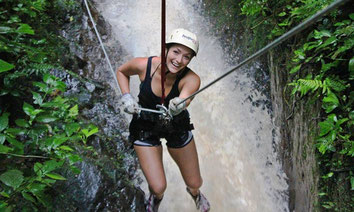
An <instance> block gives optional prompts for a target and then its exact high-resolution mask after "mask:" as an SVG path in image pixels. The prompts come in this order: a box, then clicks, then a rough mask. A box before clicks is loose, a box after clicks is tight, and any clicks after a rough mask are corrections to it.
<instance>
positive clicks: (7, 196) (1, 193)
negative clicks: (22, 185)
mask: <svg viewBox="0 0 354 212" xmlns="http://www.w3.org/2000/svg"><path fill="white" fill-rule="evenodd" d="M0 195H1V196H3V197H6V198H10V195H9V194H8V193H6V192H5V191H2V192H0Z"/></svg>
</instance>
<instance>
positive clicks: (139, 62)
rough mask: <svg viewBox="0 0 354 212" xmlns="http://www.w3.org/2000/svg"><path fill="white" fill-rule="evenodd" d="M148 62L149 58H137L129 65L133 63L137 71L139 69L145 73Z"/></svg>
mask: <svg viewBox="0 0 354 212" xmlns="http://www.w3.org/2000/svg"><path fill="white" fill-rule="evenodd" d="M147 60H148V58H147V57H136V58H134V59H132V60H131V61H129V63H131V65H132V66H134V67H135V68H136V69H139V70H140V71H145V68H146V64H147Z"/></svg>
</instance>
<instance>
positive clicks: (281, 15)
mask: <svg viewBox="0 0 354 212" xmlns="http://www.w3.org/2000/svg"><path fill="white" fill-rule="evenodd" d="M278 16H279V17H283V16H286V12H281V13H279V14H278Z"/></svg>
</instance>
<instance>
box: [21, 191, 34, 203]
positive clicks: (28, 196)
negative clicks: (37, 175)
mask: <svg viewBox="0 0 354 212" xmlns="http://www.w3.org/2000/svg"><path fill="white" fill-rule="evenodd" d="M22 196H23V197H24V198H25V199H26V200H29V201H31V202H33V203H35V202H36V199H34V198H33V197H32V196H31V195H30V194H28V193H26V192H24V191H22Z"/></svg>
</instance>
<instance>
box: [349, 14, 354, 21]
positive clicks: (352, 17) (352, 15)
mask: <svg viewBox="0 0 354 212" xmlns="http://www.w3.org/2000/svg"><path fill="white" fill-rule="evenodd" d="M349 17H350V19H352V20H353V21H354V13H350V14H349Z"/></svg>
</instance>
